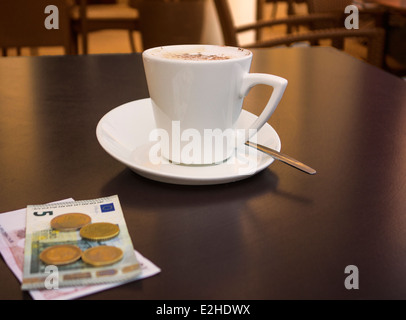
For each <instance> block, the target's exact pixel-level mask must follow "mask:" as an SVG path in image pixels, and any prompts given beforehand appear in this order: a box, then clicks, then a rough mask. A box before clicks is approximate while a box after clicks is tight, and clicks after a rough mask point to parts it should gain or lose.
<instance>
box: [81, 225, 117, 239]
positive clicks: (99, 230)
mask: <svg viewBox="0 0 406 320" xmlns="http://www.w3.org/2000/svg"><path fill="white" fill-rule="evenodd" d="M119 233H120V228H119V227H118V226H117V225H116V224H113V223H109V222H97V223H91V224H88V225H86V226H84V227H83V228H82V229H80V236H81V237H82V238H85V239H88V240H108V239H111V238H114V237H115V236H117V235H118V234H119Z"/></svg>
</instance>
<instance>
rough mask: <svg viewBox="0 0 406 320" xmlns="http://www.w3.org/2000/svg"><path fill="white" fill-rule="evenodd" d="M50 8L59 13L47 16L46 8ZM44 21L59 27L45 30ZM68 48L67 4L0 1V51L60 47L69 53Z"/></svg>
mask: <svg viewBox="0 0 406 320" xmlns="http://www.w3.org/2000/svg"><path fill="white" fill-rule="evenodd" d="M50 5H52V6H56V8H57V9H58V10H57V11H58V12H56V11H55V10H52V11H47V12H46V11H45V9H46V8H48V9H50V8H51V9H52V8H55V7H48V6H50ZM51 15H52V16H51ZM47 17H48V21H49V22H50V24H51V25H53V26H56V25H57V24H59V29H47V28H46V25H45V21H46V19H47ZM52 17H58V20H56V19H53V20H52V19H51V18H52ZM70 44H71V42H70V25H69V16H68V8H67V4H66V0H12V1H8V0H7V1H5V0H3V1H0V48H8V47H41V46H63V47H64V48H65V51H66V53H69V52H70Z"/></svg>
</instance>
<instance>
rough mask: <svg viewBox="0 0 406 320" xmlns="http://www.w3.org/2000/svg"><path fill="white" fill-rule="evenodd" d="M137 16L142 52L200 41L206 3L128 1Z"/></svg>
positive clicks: (180, 0) (157, 0) (197, 0)
mask: <svg viewBox="0 0 406 320" xmlns="http://www.w3.org/2000/svg"><path fill="white" fill-rule="evenodd" d="M129 1H130V5H131V6H133V7H134V8H136V9H137V10H138V12H139V14H140V19H139V25H140V33H141V36H142V46H143V50H146V49H148V48H152V47H158V46H163V45H173V44H195V43H200V42H201V37H202V32H203V24H204V17H205V6H206V0H193V1H190V0H189V1H185V0H129Z"/></svg>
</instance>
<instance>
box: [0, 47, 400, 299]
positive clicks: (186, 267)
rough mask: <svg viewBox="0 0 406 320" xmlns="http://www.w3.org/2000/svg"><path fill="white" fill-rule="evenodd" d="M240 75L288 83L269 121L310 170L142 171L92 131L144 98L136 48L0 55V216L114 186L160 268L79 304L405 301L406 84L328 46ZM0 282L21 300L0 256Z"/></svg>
mask: <svg viewBox="0 0 406 320" xmlns="http://www.w3.org/2000/svg"><path fill="white" fill-rule="evenodd" d="M252 71H254V72H266V73H273V74H276V75H279V76H282V77H285V78H287V79H288V80H289V85H288V88H287V90H286V93H285V96H284V97H283V99H282V101H281V104H280V105H279V107H278V109H277V110H276V112H275V114H274V115H273V116H272V118H271V119H270V121H269V123H270V124H271V125H272V126H273V127H274V128H275V129H276V130H277V132H278V134H279V136H280V138H281V141H282V151H284V152H285V153H287V154H290V155H292V156H294V157H296V158H297V159H300V160H302V161H303V162H305V163H307V164H309V165H311V166H313V167H314V168H316V169H317V171H318V173H317V174H316V175H315V176H309V175H306V174H304V173H302V172H300V171H297V170H295V169H292V168H291V167H289V166H286V165H284V164H282V163H276V162H275V163H273V164H272V165H271V166H270V167H269V168H268V169H266V170H264V171H263V172H261V173H259V174H257V175H256V176H253V177H251V178H248V179H246V180H242V181H239V182H235V183H229V184H222V185H213V186H181V185H171V184H164V183H160V182H155V181H150V180H147V179H145V178H142V177H140V176H138V175H137V174H135V173H134V172H133V171H131V170H129V169H127V168H126V167H125V166H124V165H122V164H121V163H119V162H117V161H116V160H114V159H113V158H112V157H110V156H109V155H108V154H107V153H106V152H105V151H104V150H103V149H102V148H101V146H100V145H99V144H98V141H97V139H96V134H95V130H96V125H97V123H98V121H99V120H100V118H101V117H102V116H103V115H104V114H106V113H107V112H108V111H109V110H111V109H112V108H114V107H116V106H118V105H121V104H123V103H125V102H128V101H132V100H136V99H141V98H145V97H148V90H147V87H146V83H145V78H144V71H143V66H142V61H141V57H140V55H136V54H133V55H132V54H131V55H90V56H65V57H36V58H21V57H20V58H3V59H0V181H1V188H0V199H1V201H0V212H6V211H11V210H15V209H20V208H24V207H25V206H27V205H28V204H37V203H46V202H51V201H55V200H61V199H65V198H69V197H73V198H74V199H76V200H83V199H93V198H98V197H103V196H109V195H114V194H118V196H119V197H120V201H121V205H122V208H123V211H124V215H125V218H126V221H127V224H128V229H129V232H130V235H131V237H132V240H133V243H134V247H135V248H136V249H137V250H138V251H140V252H141V253H142V254H143V255H144V256H145V257H147V258H148V259H150V260H151V261H152V262H154V263H155V264H156V265H157V266H159V267H160V268H161V269H162V272H161V273H160V274H159V275H157V276H154V277H152V278H148V279H145V280H141V281H136V282H132V283H128V284H126V285H123V286H120V287H117V288H114V289H110V290H107V291H104V292H100V293H97V294H94V295H90V296H87V297H85V298H84V299H137V300H149V299H265V300H267V299H405V298H406V201H405V194H406V83H405V82H404V81H402V80H401V79H399V78H396V77H394V76H392V75H390V74H388V73H385V72H383V71H382V70H380V69H377V68H375V67H372V66H370V65H368V64H366V63H364V62H361V61H359V60H357V59H355V58H353V57H351V56H348V55H346V54H343V53H341V52H339V51H336V50H335V49H330V48H287V49H270V50H256V51H254V61H253V65H252ZM268 90H269V89H268V88H265V87H258V88H254V89H253V91H252V92H251V93H250V95H249V96H248V97H247V99H246V101H245V108H246V109H247V110H249V111H251V112H254V113H258V112H259V111H260V110H261V108H262V106H263V103H264V101H265V100H267V97H268V96H269V91H268ZM348 265H355V266H356V267H357V268H358V270H359V289H358V290H356V289H353V290H348V289H346V287H345V286H344V281H345V279H346V277H347V276H349V274H346V273H345V272H344V270H345V268H346V267H347V266H348ZM0 283H1V286H0V300H2V299H29V298H30V296H29V295H28V294H27V293H25V292H22V291H21V290H20V283H19V282H18V281H17V279H16V278H15V277H14V275H13V274H12V272H11V271H10V270H9V269H8V267H7V266H6V264H5V263H4V261H0Z"/></svg>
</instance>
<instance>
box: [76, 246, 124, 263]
mask: <svg viewBox="0 0 406 320" xmlns="http://www.w3.org/2000/svg"><path fill="white" fill-rule="evenodd" d="M122 258H123V250H121V249H120V248H117V247H113V246H99V247H93V248H90V249H87V250H86V251H84V252H83V253H82V260H83V261H84V262H86V263H88V264H91V265H92V266H95V267H100V266H106V265H109V264H113V263H116V262H118V261H120V260H121V259H122Z"/></svg>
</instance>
